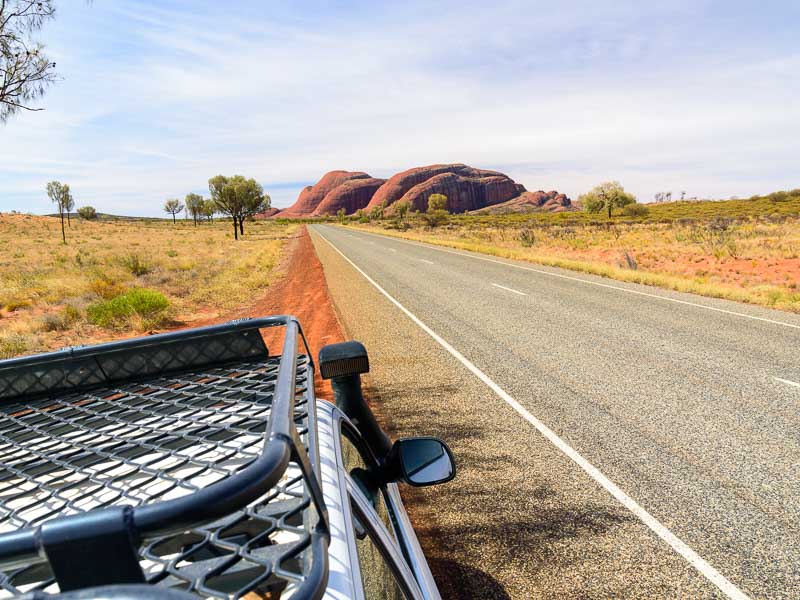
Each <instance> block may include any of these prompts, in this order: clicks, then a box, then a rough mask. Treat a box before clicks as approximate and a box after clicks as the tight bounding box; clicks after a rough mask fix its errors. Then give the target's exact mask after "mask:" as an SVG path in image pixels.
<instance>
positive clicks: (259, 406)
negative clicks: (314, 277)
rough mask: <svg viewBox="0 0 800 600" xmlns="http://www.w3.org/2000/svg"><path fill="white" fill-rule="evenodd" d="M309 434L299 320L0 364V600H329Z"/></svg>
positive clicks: (309, 396)
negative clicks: (120, 599) (17, 599)
mask: <svg viewBox="0 0 800 600" xmlns="http://www.w3.org/2000/svg"><path fill="white" fill-rule="evenodd" d="M276 326H282V327H284V328H285V333H284V342H283V348H282V351H281V353H280V355H276V356H270V354H269V352H268V349H267V347H266V345H265V344H264V341H263V338H262V336H261V331H260V330H262V329H265V328H270V327H276ZM298 337H299V338H301V339H302V340H303V343H304V346H305V351H306V354H299V353H298ZM315 418H316V417H315V398H314V363H313V361H312V359H311V356H310V352H309V350H308V344H307V342H306V340H305V337H304V336H303V333H302V330H301V328H300V325H299V324H298V322H297V320H296V319H295V318H294V317H291V316H276V317H265V318H257V319H247V320H239V321H235V322H231V323H227V324H224V325H217V326H212V327H206V328H201V329H192V330H185V331H178V332H173V333H166V334H159V335H152V336H147V337H144V338H138V339H133V340H126V341H121V342H112V343H108V344H101V345H97V346H87V347H78V348H68V349H64V350H61V351H58V352H53V353H49V354H43V355H37V356H30V357H23V358H16V359H11V360H5V361H0V597H9V596H15V595H19V594H25V593H29V592H30V593H32V595H33V596H35V597H37V598H38V597H40V595H41V594H42V593H59V592H72V591H75V590H82V589H85V588H89V587H95V586H108V585H141V584H151V585H155V586H158V589H164V590H176V591H178V590H180V591H186V592H190V593H192V594H195V595H199V596H203V597H212V598H240V597H242V596H245V595H246V594H248V593H250V592H256V593H259V594H269V593H270V592H271V593H272V594H274V596H276V597H277V596H281V597H287V596H289V595H291V596H292V597H294V598H319V597H321V596H322V594H323V593H324V589H325V586H326V583H327V573H328V564H327V560H328V559H327V546H328V543H329V541H330V532H329V529H328V519H327V512H326V509H325V504H324V501H323V498H322V492H321V488H320V484H319V458H318V447H317V439H316V426H315ZM149 589H152V590H153V592H156V591H157V588H152V587H151V588H149ZM270 597H272V596H270Z"/></svg>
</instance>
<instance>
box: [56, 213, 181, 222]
mask: <svg viewBox="0 0 800 600" xmlns="http://www.w3.org/2000/svg"><path fill="white" fill-rule="evenodd" d="M42 216H43V217H59V216H60V215H59V214H58V213H50V214H48V215H42ZM66 217H67V213H64V218H66ZM69 217H70V219H80V216H79V215H78V213H76V212H73V213H69ZM94 220H95V221H166V220H169V221H172V217H129V216H126V215H111V214H108V213H97V218H96V219H94Z"/></svg>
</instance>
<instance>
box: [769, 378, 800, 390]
mask: <svg viewBox="0 0 800 600" xmlns="http://www.w3.org/2000/svg"><path fill="white" fill-rule="evenodd" d="M774 379H775V381H780V382H781V383H785V384H786V385H791V386H792V387H796V388H800V383H797V382H796V381H789V380H788V379H783V378H782V377H775V378H774Z"/></svg>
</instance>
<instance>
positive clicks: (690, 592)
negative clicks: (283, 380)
mask: <svg viewBox="0 0 800 600" xmlns="http://www.w3.org/2000/svg"><path fill="white" fill-rule="evenodd" d="M312 239H313V241H314V244H315V247H316V250H317V253H318V255H319V257H320V260H321V261H322V263H323V266H324V267H325V271H326V279H327V281H328V285H329V287H330V289H331V293H332V296H333V299H334V301H335V303H336V306H337V309H338V311H339V313H340V317H341V319H342V321H343V324H344V326H345V328H346V329H347V332H348V334H349V335H351V336H354V337H357V338H359V339H361V340H362V341H364V342H365V343H366V344H367V347H368V349H369V350H370V353H371V358H372V361H371V362H372V364H373V365H374V369H373V373H372V376H371V379H370V380H369V383H370V385H371V386H373V390H372V394H373V397H374V398H375V399H376V401H377V402H378V403H379V404H380V405H381V410H382V412H383V413H384V414H385V415H386V417H387V419H388V420H389V421H390V424H389V425H390V426H391V427H392V428H393V429H394V431H395V433H396V434H402V435H411V434H420V433H432V434H438V435H441V436H442V437H444V438H445V439H449V440H450V441H452V442H453V443H452V445H453V448H454V451H455V453H456V457H457V459H459V461H460V462H459V467H460V473H459V476H458V478H457V479H456V480H455V481H454V482H453V483H451V484H448V485H446V486H441V487H439V488H431V489H428V490H425V491H423V492H415V493H414V494H410V495H409V501H410V502H413V504H414V508H413V517H414V518H415V519H416V523H415V524H416V525H417V526H418V527H419V528H420V529H421V537H422V539H423V545H424V547H425V549H426V552H427V553H428V554H429V555H430V557H431V562H432V564H433V567H434V572H435V574H436V576H437V579H438V580H439V581H440V586H441V587H442V589H443V591H444V593H445V594H446V595H449V596H451V597H457V596H464V595H468V594H469V595H481V596H483V597H498V598H502V597H515V598H525V597H534V596H538V597H552V596H559V597H619V596H625V597H643V598H644V597H731V598H743V597H775V598H778V597H800V541H799V540H800V531H798V530H799V529H800V526H799V524H800V521H798V517H800V460H799V459H800V410H799V407H800V356H799V354H798V341H800V318H798V317H797V316H795V315H790V314H786V313H781V312H777V311H770V310H766V309H760V308H756V307H749V306H745V305H739V304H735V303H731V302H726V301H717V300H713V299H707V298H700V297H696V296H691V295H686V294H678V293H671V292H667V291H662V290H658V289H655V288H650V287H645V286H637V285H631V284H625V283H619V282H614V281H611V280H607V279H602V278H597V277H592V276H585V275H579V274H576V273H573V272H569V271H563V270H559V269H551V268H546V267H540V266H538V265H532V264H529V263H520V262H515V261H506V260H502V259H496V258H493V257H487V256H484V255H479V254H471V253H466V252H461V251H455V250H450V249H446V248H441V247H436V246H430V245H424V244H418V243H413V242H407V241H403V240H398V239H393V238H387V237H384V236H378V235H374V234H369V233H365V232H360V231H355V230H352V229H345V228H340V227H333V226H314V227H313V228H312Z"/></svg>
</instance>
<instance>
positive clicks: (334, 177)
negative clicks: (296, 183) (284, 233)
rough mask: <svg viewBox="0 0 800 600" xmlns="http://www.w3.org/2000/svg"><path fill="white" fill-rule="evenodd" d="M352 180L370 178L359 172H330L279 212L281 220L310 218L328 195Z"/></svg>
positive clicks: (306, 188)
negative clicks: (284, 218) (286, 218)
mask: <svg viewBox="0 0 800 600" xmlns="http://www.w3.org/2000/svg"><path fill="white" fill-rule="evenodd" d="M352 179H370V176H369V175H367V174H366V173H362V172H360V171H357V172H355V173H354V172H351V171H331V172H329V173H325V175H323V176H322V179H320V180H319V181H318V182H317V183H316V184H314V185H313V186H312V185H309V186H307V187H305V188H304V189H303V191H302V192H300V196H298V198H297V202H295V203H294V204H292V205H291V206H290V207H289V208H286V209H284V210H282V211H281V218H283V217H288V218H302V217H309V216H311V215H312V214H313V213H314V211H315V210H316V209H317V207H318V206H319V205H320V204H321V203H322V201H323V200H324V199H325V196H327V195H328V193H329V192H330V191H331V190H333V189H335V188H337V187H339V186H340V185H342V184H343V183H344V182H345V181H350V180H352Z"/></svg>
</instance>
